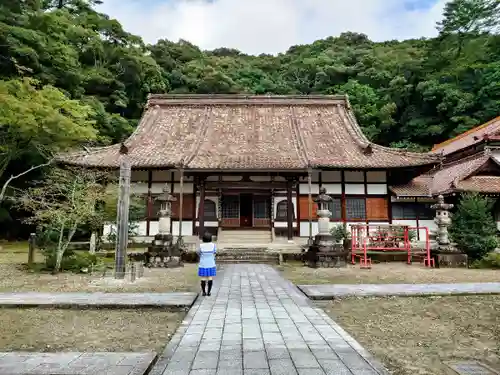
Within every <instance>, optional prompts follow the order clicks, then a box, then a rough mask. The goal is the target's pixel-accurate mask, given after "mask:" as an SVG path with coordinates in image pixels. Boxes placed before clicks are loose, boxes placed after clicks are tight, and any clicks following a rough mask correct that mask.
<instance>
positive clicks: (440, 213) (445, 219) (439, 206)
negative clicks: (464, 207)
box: [431, 195, 453, 246]
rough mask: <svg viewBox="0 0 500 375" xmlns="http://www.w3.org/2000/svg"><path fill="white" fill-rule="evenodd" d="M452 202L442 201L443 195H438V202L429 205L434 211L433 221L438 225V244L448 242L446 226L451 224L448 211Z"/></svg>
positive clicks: (442, 244)
mask: <svg viewBox="0 0 500 375" xmlns="http://www.w3.org/2000/svg"><path fill="white" fill-rule="evenodd" d="M452 208H453V204H448V203H444V197H443V196H442V195H440V196H439V197H438V202H437V203H436V204H433V205H432V206H431V209H433V210H435V211H436V217H435V218H434V222H435V223H436V224H437V226H438V230H437V241H438V244H439V245H440V246H447V245H449V244H450V239H449V236H448V227H449V226H450V225H451V217H450V211H449V210H451V209H452Z"/></svg>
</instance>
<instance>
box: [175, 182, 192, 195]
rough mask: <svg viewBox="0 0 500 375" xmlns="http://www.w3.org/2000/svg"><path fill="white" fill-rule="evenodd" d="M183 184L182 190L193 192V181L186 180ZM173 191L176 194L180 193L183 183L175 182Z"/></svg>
mask: <svg viewBox="0 0 500 375" xmlns="http://www.w3.org/2000/svg"><path fill="white" fill-rule="evenodd" d="M182 185H183V186H182V191H183V192H184V194H193V191H194V184H193V183H192V182H184V183H183V184H182ZM173 192H174V193H176V194H180V192H181V184H180V183H177V182H175V183H174V191H173Z"/></svg>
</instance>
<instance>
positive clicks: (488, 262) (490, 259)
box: [471, 253, 500, 269]
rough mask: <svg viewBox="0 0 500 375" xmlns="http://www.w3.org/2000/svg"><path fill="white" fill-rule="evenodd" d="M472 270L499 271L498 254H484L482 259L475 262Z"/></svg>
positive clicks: (499, 260) (499, 254) (499, 258)
mask: <svg viewBox="0 0 500 375" xmlns="http://www.w3.org/2000/svg"><path fill="white" fill-rule="evenodd" d="M471 267H472V268H495V269H500V253H489V254H486V255H485V256H484V257H483V258H482V259H480V260H476V261H475V262H474V263H472V265H471Z"/></svg>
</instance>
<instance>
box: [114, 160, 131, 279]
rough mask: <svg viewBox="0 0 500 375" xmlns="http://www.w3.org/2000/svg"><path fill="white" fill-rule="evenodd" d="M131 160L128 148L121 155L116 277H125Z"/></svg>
mask: <svg viewBox="0 0 500 375" xmlns="http://www.w3.org/2000/svg"><path fill="white" fill-rule="evenodd" d="M130 174H131V168H130V161H129V159H128V156H127V150H125V151H124V152H122V154H121V156H120V182H119V194H120V195H119V197H118V207H117V214H116V251H115V278H116V279H123V278H125V265H126V256H127V245H128V211H129V206H130Z"/></svg>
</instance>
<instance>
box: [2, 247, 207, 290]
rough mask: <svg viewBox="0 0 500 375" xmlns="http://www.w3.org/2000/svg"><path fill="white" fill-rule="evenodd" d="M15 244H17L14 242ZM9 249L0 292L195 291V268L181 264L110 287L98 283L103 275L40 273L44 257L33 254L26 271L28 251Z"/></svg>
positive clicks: (108, 261)
mask: <svg viewBox="0 0 500 375" xmlns="http://www.w3.org/2000/svg"><path fill="white" fill-rule="evenodd" d="M9 244H10V243H9ZM15 244H18V243H15ZM12 249H19V247H17V246H14V244H13V245H12V247H10V249H8V248H5V247H4V248H3V250H1V251H0V292H187V291H198V287H197V284H198V276H197V266H196V265H195V264H184V267H180V268H168V269H167V268H152V269H148V268H146V269H145V270H144V277H143V278H141V279H137V281H136V282H135V283H133V284H132V283H128V284H123V285H110V284H106V283H100V282H97V281H98V280H99V279H101V278H102V272H96V273H94V274H93V275H90V274H80V273H71V272H63V273H60V274H57V275H52V274H50V273H49V272H43V271H40V270H41V269H42V268H43V267H44V260H45V258H44V256H43V254H42V253H41V252H40V251H36V252H35V262H36V263H35V264H34V265H33V266H32V267H31V268H30V269H28V268H27V267H26V263H27V261H28V252H27V248H26V251H24V252H20V251H15V250H12ZM101 260H102V261H103V263H104V264H105V265H109V266H113V265H114V258H113V257H103V258H102V259H101Z"/></svg>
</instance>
